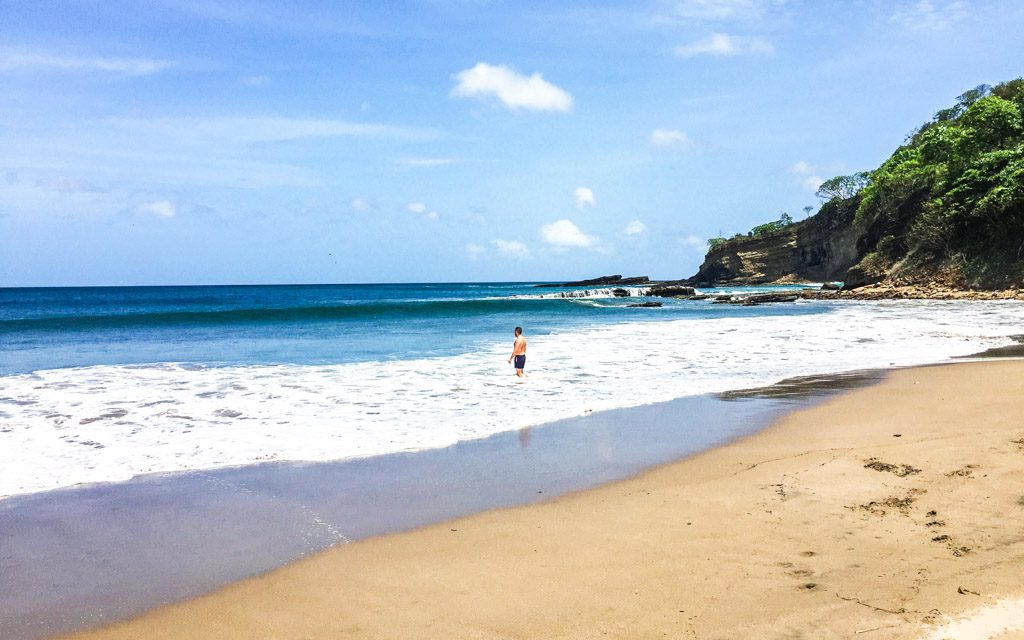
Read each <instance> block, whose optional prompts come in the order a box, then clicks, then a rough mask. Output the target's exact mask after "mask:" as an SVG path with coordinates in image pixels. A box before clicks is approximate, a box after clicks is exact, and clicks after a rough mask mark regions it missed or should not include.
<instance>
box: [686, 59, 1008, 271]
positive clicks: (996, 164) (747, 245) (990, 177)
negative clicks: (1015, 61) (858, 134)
mask: <svg viewBox="0 0 1024 640" xmlns="http://www.w3.org/2000/svg"><path fill="white" fill-rule="evenodd" d="M818 196H819V197H821V198H822V199H823V200H825V201H826V202H825V204H824V205H823V206H822V207H821V210H820V211H819V212H818V213H816V214H815V215H813V216H811V217H810V218H808V219H806V220H801V221H799V222H795V223H794V222H793V221H792V219H791V218H789V216H784V217H783V218H781V219H779V220H778V221H777V222H770V223H767V224H764V225H758V226H757V227H755V228H754V229H752V230H751V231H750V232H749V233H747V234H745V235H744V234H737V235H736V236H734V237H732V238H728V239H726V238H712V239H711V240H709V241H708V244H709V251H708V254H707V256H706V257H705V259H704V264H702V265H701V268H700V270H699V271H698V273H697V274H696V275H695V276H693V277H692V278H691V280H692V281H693V282H700V283H722V282H770V281H773V280H779V279H793V278H802V279H809V280H813V279H826V278H827V279H832V278H841V279H843V280H844V282H845V285H846V286H847V287H857V286H860V285H864V284H869V283H873V282H879V281H882V280H892V281H897V282H902V283H907V284H909V283H925V282H934V281H938V282H941V283H942V284H945V285H949V286H954V287H961V288H968V287H969V288H986V289H1001V288H1010V287H1021V286H1024V78H1018V79H1017V80H1012V81H1010V82H1005V83H1003V84H1000V85H998V86H996V87H989V86H987V85H981V86H978V87H975V88H974V89H971V90H970V91H967V92H965V93H964V94H963V95H961V96H960V97H959V98H958V100H957V102H956V104H955V105H953V106H952V107H950V108H948V109H943V110H941V111H939V112H938V113H936V114H935V116H934V117H933V118H932V119H931V120H929V121H928V122H926V123H925V124H923V125H921V127H920V128H918V129H917V130H916V131H915V132H914V133H913V134H911V135H910V136H908V137H907V140H906V141H905V143H904V144H903V145H902V146H901V147H900V148H898V149H897V150H896V151H895V152H894V153H893V154H892V156H891V157H889V159H888V160H886V161H885V162H883V163H882V166H880V167H878V168H877V169H875V170H874V171H864V172H860V173H855V174H852V175H848V176H836V177H835V178H832V179H830V180H826V181H825V182H824V183H822V184H821V186H820V187H819V189H818Z"/></svg>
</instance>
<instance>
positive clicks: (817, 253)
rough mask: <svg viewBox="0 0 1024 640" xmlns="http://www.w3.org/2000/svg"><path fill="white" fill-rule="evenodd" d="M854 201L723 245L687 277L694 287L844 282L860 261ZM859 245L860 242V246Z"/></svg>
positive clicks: (839, 202)
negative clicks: (788, 224)
mask: <svg viewBox="0 0 1024 640" xmlns="http://www.w3.org/2000/svg"><path fill="white" fill-rule="evenodd" d="M856 211H857V200H856V199H850V200H834V201H832V202H829V203H827V204H826V205H825V206H824V207H822V209H821V211H819V212H818V213H817V214H815V215H814V216H811V217H810V218H808V219H806V220H803V221H801V222H797V223H795V224H792V225H790V226H788V227H785V228H783V229H779V230H777V231H772V232H768V233H764V234H761V235H757V236H741V237H737V238H732V239H729V240H726V241H725V242H723V243H721V244H719V245H718V246H716V247H715V248H713V249H711V250H710V251H709V252H708V254H707V256H705V258H704V263H703V264H702V265H701V266H700V270H699V271H698V272H697V273H696V274H695V275H694V276H693V277H691V278H690V281H691V282H692V283H694V284H696V285H698V286H708V285H712V284H765V283H768V282H779V281H783V282H786V281H791V282H799V281H814V282H827V281H832V280H844V279H845V277H846V273H847V271H848V270H849V269H850V267H852V266H854V265H855V264H857V263H858V262H859V261H860V259H861V257H862V253H861V251H862V250H861V249H859V248H858V241H859V240H861V239H862V238H863V236H864V235H865V230H864V229H861V228H859V226H858V225H856V224H855V222H854V214H855V213H856ZM861 244H863V243H861Z"/></svg>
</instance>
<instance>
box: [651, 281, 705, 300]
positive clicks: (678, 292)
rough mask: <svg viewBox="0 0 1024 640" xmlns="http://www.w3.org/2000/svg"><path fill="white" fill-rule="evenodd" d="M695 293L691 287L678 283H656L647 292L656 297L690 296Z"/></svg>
mask: <svg viewBox="0 0 1024 640" xmlns="http://www.w3.org/2000/svg"><path fill="white" fill-rule="evenodd" d="M695 293H696V291H695V290H694V288H693V287H685V286H682V285H678V284H670V285H657V286H654V287H651V289H650V291H648V292H647V295H649V296H655V297H658V298H677V297H685V296H692V295H694V294H695Z"/></svg>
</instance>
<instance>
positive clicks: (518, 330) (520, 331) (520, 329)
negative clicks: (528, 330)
mask: <svg viewBox="0 0 1024 640" xmlns="http://www.w3.org/2000/svg"><path fill="white" fill-rule="evenodd" d="M522 332H523V328H522V327H516V335H517V336H518V335H519V334H520V333H522Z"/></svg>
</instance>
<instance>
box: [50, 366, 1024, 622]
mask: <svg viewBox="0 0 1024 640" xmlns="http://www.w3.org/2000/svg"><path fill="white" fill-rule="evenodd" d="M1022 374H1024V362H1021V361H1018V360H1001V361H982V362H968V363H957V364H943V365H939V366H931V367H921V368H911V369H903V370H897V371H894V372H893V373H891V374H890V375H889V377H888V378H887V380H886V381H884V382H882V383H881V384H879V385H875V386H871V387H868V388H864V389H859V390H855V391H852V392H850V393H847V394H843V395H839V396H837V397H834V398H831V399H829V400H827V401H825V402H824V403H821V404H818V405H816V406H813V407H811V408H807V409H802V410H799V411H797V412H795V413H791V414H788V415H787V416H785V417H783V418H782V419H780V420H778V421H777V422H776V423H775V424H774V425H773V426H771V427H770V428H768V429H765V430H762V431H759V432H757V433H756V434H754V435H750V436H747V437H745V438H742V439H741V440H738V441H735V442H732V443H730V444H726V445H724V446H721V447H718V448H715V449H712V450H710V451H705V452H703V453H699V454H697V455H694V456H691V457H688V458H686V459H684V460H681V461H678V462H674V463H670V464H667V465H664V466H660V467H657V468H655V469H653V470H650V471H647V472H644V473H642V474H640V475H639V476H635V477H633V478H631V479H628V480H624V481H620V482H615V483H613V484H610V485H604V486H602V487H598V488H595V489H587V490H583V491H578V492H575V493H571V494H568V495H566V496H563V497H561V498H557V499H555V500H551V501H546V502H541V503H538V504H532V505H527V506H520V507H512V508H507V509H500V510H495V511H488V512H484V513H481V514H477V515H473V516H469V517H465V518H460V519H458V520H454V521H450V522H446V523H443V524H438V525H431V526H427V527H424V528H420V529H416V530H413V531H410V532H406V533H398V534H392V535H387V536H383V537H376V538H370V539H366V540H363V541H360V542H356V543H353V544H349V545H344V546H341V547H336V548H333V549H330V550H327V551H324V552H321V553H319V554H316V555H314V556H311V557H308V558H305V559H303V560H300V561H298V562H297V563H295V564H292V565H289V566H287V567H285V568H283V569H280V570H277V571H273V572H271V573H269V574H265V575H263V576H259V577H257V578H253V579H250V580H245V581H242V582H239V583H236V584H233V585H231V586H229V587H227V588H225V589H222V590H219V591H217V592H214V593H212V594H209V595H206V596H202V597H199V598H196V599H194V600H191V601H187V602H184V603H180V604H177V605H172V606H169V607H165V608H162V609H158V610H155V611H151V612H149V613H147V614H144V615H143V616H141V617H139V618H136V619H134V620H131V621H129V622H127V623H122V624H116V625H113V626H110V627H105V628H101V629H94V630H91V631H86V632H82V633H78V634H74V635H72V636H68V637H70V638H76V639H86V638H89V639H93V638H97V639H98V638H129V637H144V636H145V637H161V638H176V637H182V638H184V637H196V636H197V635H203V636H205V637H218V638H236V637H237V638H241V637H253V636H267V635H273V634H280V635H284V636H288V637H353V638H358V637H381V636H385V637H562V638H577V637H580V638H582V637H593V636H594V635H598V634H602V633H603V634H606V635H609V636H612V637H640V636H643V637H647V636H650V635H659V636H660V635H661V634H662V633H668V634H669V635H670V636H671V635H675V636H676V637H689V636H687V634H690V636H696V637H751V638H754V637H767V636H768V635H770V634H772V633H775V634H777V633H779V631H780V630H785V631H787V632H790V633H799V632H807V633H814V634H816V636H815V637H825V636H821V635H820V634H821V633H823V631H827V632H828V633H826V636H828V637H834V636H837V635H840V634H852V633H853V632H854V631H860V630H866V631H870V632H871V635H870V636H869V637H873V638H875V637H880V638H916V637H919V636H921V635H922V634H924V633H925V632H926V631H927V630H928V629H929V628H930V625H933V624H940V623H944V622H948V621H950V620H951V619H952V618H954V617H955V616H956V615H959V614H962V613H964V612H967V611H970V610H972V609H975V608H979V607H982V606H984V605H988V604H993V603H994V602H997V601H998V596H1001V595H1002V596H1011V595H1018V596H1019V595H1022V592H1024V588H1022V587H1021V585H1020V583H1019V567H1020V566H1021V563H1022V562H1024V541H1021V540H1020V539H1019V531H1020V530H1021V526H1022V525H1024V495H1020V493H1021V492H1022V490H1021V484H1022V480H1024V478H1022V471H1021V464H1020V461H1021V459H1022V458H1021V456H1024V425H1021V424H1020V423H1019V419H1015V418H1018V417H1019V416H1020V415H1024V399H1022V398H1024V382H1022V381H1024V375H1022ZM967 388H970V389H971V392H970V393H963V391H964V390H965V389H967ZM954 398H955V401H951V400H953V399H954ZM897 434H899V437H894V436H896V435H897ZM509 597H512V598H514V599H515V600H516V607H514V608H510V607H508V598H509ZM524 611H529V612H530V613H529V615H524V614H522V612H524Z"/></svg>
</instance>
